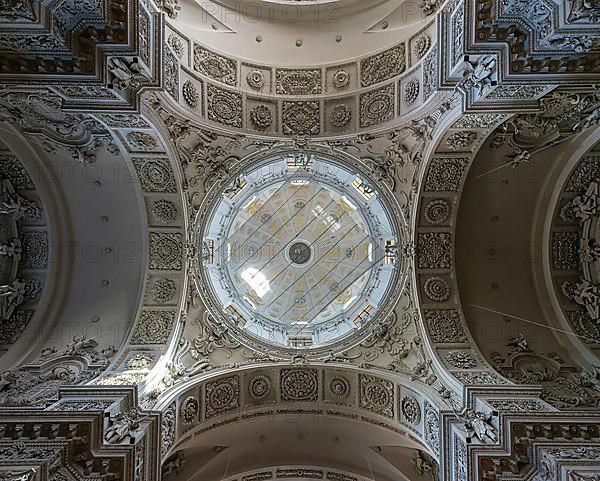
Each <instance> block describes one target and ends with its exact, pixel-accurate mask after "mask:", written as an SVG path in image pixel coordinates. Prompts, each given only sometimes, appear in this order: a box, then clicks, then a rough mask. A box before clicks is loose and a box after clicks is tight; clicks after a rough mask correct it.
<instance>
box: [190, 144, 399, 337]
mask: <svg viewBox="0 0 600 481" xmlns="http://www.w3.org/2000/svg"><path fill="white" fill-rule="evenodd" d="M339 159H340V157H339V156H338V159H337V160H335V161H334V160H329V159H328V158H327V157H325V156H323V155H319V154H316V155H315V154H310V155H309V154H306V153H301V152H293V151H292V152H289V153H284V154H280V155H279V156H276V157H271V158H269V157H267V158H266V159H257V161H256V163H255V164H254V165H250V166H249V170H248V171H247V173H243V174H241V175H240V176H238V177H236V178H235V179H234V180H233V183H230V184H229V185H228V186H227V187H226V189H225V191H224V192H223V193H222V197H221V199H220V200H219V201H218V202H217V203H216V205H215V206H214V207H213V212H212V213H211V215H210V217H209V218H208V224H207V226H206V227H204V229H203V230H204V233H203V237H202V253H203V260H202V265H201V267H200V270H201V272H200V275H201V278H202V279H203V282H206V281H208V283H209V284H210V285H211V287H212V290H213V292H214V294H215V295H216V297H217V299H218V302H219V304H220V306H219V308H220V310H222V311H224V312H225V313H226V314H227V317H228V318H229V320H230V321H233V324H234V326H235V325H237V326H239V327H240V328H242V329H243V330H244V331H247V332H250V333H252V334H254V335H255V336H258V337H260V338H263V339H265V340H267V341H268V342H273V343H275V344H279V345H283V346H287V347H298V348H307V347H308V348H310V347H311V346H315V347H316V346H320V345H323V344H330V343H331V342H332V341H334V340H337V339H339V338H340V337H342V336H345V335H347V334H350V333H352V332H354V331H359V330H360V329H361V327H363V326H364V325H366V324H367V323H369V322H370V321H371V320H372V318H377V317H378V315H379V313H378V311H379V310H380V308H381V307H382V306H383V305H385V304H386V303H387V299H386V297H387V294H388V291H389V290H390V289H391V286H392V285H393V284H394V283H396V282H399V279H398V277H399V272H398V270H399V265H400V264H399V263H398V262H397V256H398V255H399V253H400V252H401V251H402V248H401V246H400V244H401V237H400V236H401V234H400V232H401V230H400V228H402V229H403V230H404V229H405V223H404V221H403V219H395V220H394V221H392V218H391V216H390V211H389V208H387V207H386V206H385V204H387V203H388V202H393V200H392V199H391V198H390V197H389V194H384V192H382V191H381V190H379V191H378V190H376V188H374V187H371V186H372V185H374V184H372V183H371V181H370V180H369V179H368V177H365V176H364V174H360V173H357V172H354V171H352V170H349V168H348V167H344V166H343V164H340V163H339ZM341 159H342V160H343V159H344V157H341ZM349 159H350V160H352V159H351V158H349ZM346 160H348V159H346ZM198 220H201V219H198ZM205 222H206V221H205ZM398 226H401V227H400V228H399V227H398ZM403 264H405V263H403Z"/></svg>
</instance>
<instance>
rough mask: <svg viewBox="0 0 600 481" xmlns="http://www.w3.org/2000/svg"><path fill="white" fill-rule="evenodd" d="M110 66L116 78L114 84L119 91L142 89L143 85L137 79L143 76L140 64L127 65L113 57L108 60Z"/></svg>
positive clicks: (133, 62)
mask: <svg viewBox="0 0 600 481" xmlns="http://www.w3.org/2000/svg"><path fill="white" fill-rule="evenodd" d="M108 66H109V69H110V73H111V74H112V76H113V77H114V79H113V82H114V83H115V84H116V86H117V87H118V88H119V89H121V90H125V89H128V88H132V89H138V88H140V87H141V85H142V83H141V82H140V80H139V79H138V78H137V77H138V75H141V70H140V64H139V63H138V62H136V61H132V62H131V63H130V64H129V65H127V63H125V61H123V60H122V59H121V58H118V57H111V58H110V59H109V60H108Z"/></svg>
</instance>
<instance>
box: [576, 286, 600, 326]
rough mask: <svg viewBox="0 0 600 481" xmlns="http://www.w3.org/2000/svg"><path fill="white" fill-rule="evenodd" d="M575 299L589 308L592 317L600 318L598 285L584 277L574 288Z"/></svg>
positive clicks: (599, 291)
mask: <svg viewBox="0 0 600 481" xmlns="http://www.w3.org/2000/svg"><path fill="white" fill-rule="evenodd" d="M573 299H574V301H575V302H576V303H577V304H579V305H581V306H584V307H585V308H586V309H587V310H588V312H589V313H590V317H591V318H592V319H594V320H598V319H600V289H599V288H598V286H595V285H593V284H592V283H591V282H589V281H588V280H586V279H582V280H581V282H579V283H577V284H576V286H575V289H574V290H573Z"/></svg>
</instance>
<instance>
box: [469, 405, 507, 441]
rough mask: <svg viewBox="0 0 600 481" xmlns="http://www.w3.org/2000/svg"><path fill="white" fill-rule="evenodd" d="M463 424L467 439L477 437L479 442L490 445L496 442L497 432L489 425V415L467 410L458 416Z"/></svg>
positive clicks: (490, 416)
mask: <svg viewBox="0 0 600 481" xmlns="http://www.w3.org/2000/svg"><path fill="white" fill-rule="evenodd" d="M460 417H461V419H462V421H463V422H464V426H465V429H466V430H467V436H468V437H473V436H475V437H477V439H479V440H480V441H481V442H484V443H487V442H488V441H489V442H491V443H496V442H498V432H497V431H496V428H495V427H494V426H492V425H491V424H490V420H491V418H492V415H491V414H485V413H481V412H477V411H474V410H473V409H467V411H466V412H465V414H464V415H462V416H460Z"/></svg>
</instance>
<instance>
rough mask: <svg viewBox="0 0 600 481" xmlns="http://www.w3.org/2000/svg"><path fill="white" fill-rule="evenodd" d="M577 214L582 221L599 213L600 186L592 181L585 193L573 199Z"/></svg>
mask: <svg viewBox="0 0 600 481" xmlns="http://www.w3.org/2000/svg"><path fill="white" fill-rule="evenodd" d="M572 205H573V210H574V212H575V216H576V217H578V218H579V219H580V220H581V221H582V222H585V221H586V220H588V219H589V218H591V217H593V216H594V215H596V214H597V213H598V210H599V209H600V186H599V185H598V183H597V182H592V183H591V184H590V186H589V187H588V189H587V191H586V193H585V194H583V195H578V196H577V197H575V198H574V199H573V201H572Z"/></svg>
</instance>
